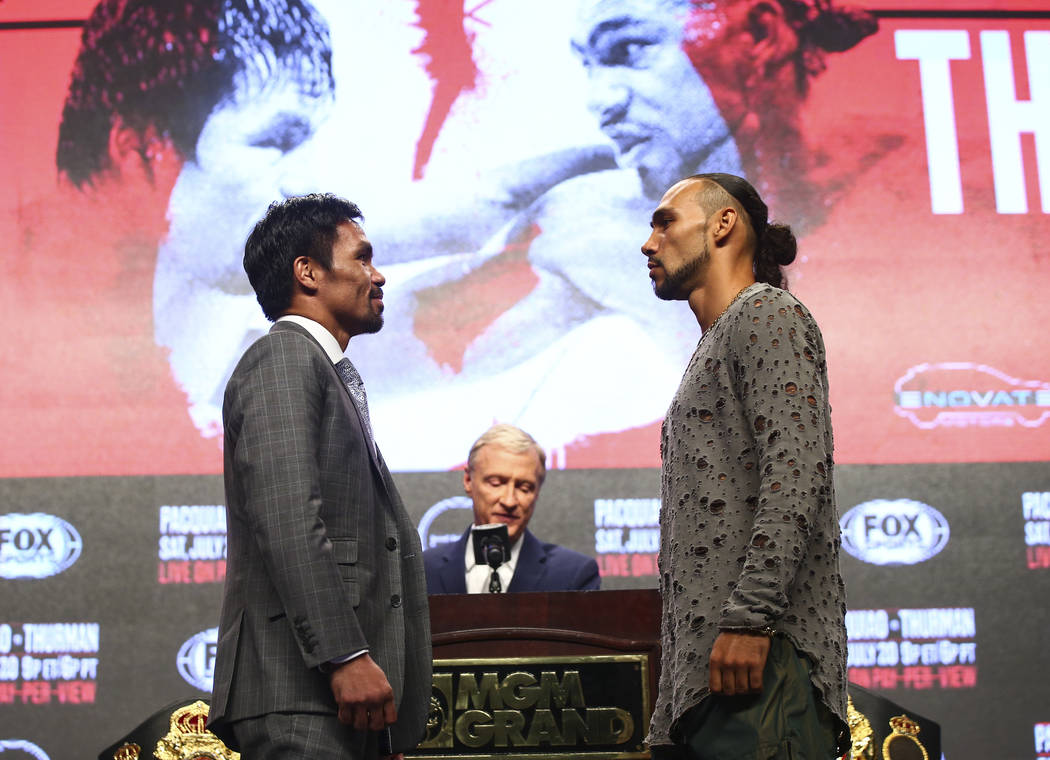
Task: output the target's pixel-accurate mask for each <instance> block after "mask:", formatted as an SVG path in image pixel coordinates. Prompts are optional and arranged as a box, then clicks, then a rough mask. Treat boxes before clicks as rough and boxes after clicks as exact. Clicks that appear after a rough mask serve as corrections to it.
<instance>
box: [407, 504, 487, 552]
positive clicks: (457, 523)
mask: <svg viewBox="0 0 1050 760" xmlns="http://www.w3.org/2000/svg"><path fill="white" fill-rule="evenodd" d="M473 522H474V503H473V502H472V501H471V500H470V498H469V497H467V496H451V497H449V498H447V499H442V500H441V501H439V502H438V503H437V504H435V505H434V506H432V507H430V509H428V510H427V511H426V512H425V513H424V514H423V517H421V518H420V520H419V540H420V541H421V542H422V543H423V549H424V550H426V549H433V548H434V547H435V546H440V545H441V544H447V543H451V542H453V541H458V540H459V537H460V536H462V535H463V531H465V530H466V529H467V527H468V526H470V525H472V524H473Z"/></svg>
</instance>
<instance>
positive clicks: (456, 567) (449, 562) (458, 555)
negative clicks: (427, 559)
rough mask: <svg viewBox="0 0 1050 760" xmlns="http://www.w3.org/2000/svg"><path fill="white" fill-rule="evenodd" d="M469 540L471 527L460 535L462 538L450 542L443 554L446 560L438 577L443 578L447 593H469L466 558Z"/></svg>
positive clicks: (443, 585)
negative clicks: (452, 542)
mask: <svg viewBox="0 0 1050 760" xmlns="http://www.w3.org/2000/svg"><path fill="white" fill-rule="evenodd" d="M469 540H470V528H467V532H466V533H464V534H463V535H462V536H460V539H459V540H458V541H456V542H455V543H454V544H448V548H447V550H446V551H445V552H443V554H442V557H443V558H444V560H445V561H444V563H443V564H442V565H441V570H440V571H439V572H438V577H440V578H441V585H442V587H443V588H444V589H445V593H447V594H465V593H467V569H466V565H465V564H464V558H465V557H466V556H467V542H468V541H469Z"/></svg>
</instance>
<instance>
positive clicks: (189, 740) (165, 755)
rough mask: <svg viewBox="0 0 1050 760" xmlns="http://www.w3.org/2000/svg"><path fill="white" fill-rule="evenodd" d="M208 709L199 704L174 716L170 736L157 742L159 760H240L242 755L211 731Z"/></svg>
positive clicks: (156, 750)
mask: <svg viewBox="0 0 1050 760" xmlns="http://www.w3.org/2000/svg"><path fill="white" fill-rule="evenodd" d="M207 724H208V705H207V704H206V703H205V702H202V701H200V700H197V701H196V702H194V703H193V704H191V705H186V706H185V707H180V708H179V709H178V710H175V711H174V712H173V713H172V714H171V723H170V728H169V730H168V733H167V735H166V736H164V737H163V738H162V739H161V740H160V741H159V742H157V748H156V749H155V750H153V756H154V757H155V758H156V759H157V760H239V759H240V753H238V752H234V751H233V750H232V749H230V748H228V747H227V746H226V745H225V744H223V743H222V742H221V741H220V740H219V737H217V736H216V735H215V734H213V733H212V732H211V731H209V730H208V729H207V728H206V726H207Z"/></svg>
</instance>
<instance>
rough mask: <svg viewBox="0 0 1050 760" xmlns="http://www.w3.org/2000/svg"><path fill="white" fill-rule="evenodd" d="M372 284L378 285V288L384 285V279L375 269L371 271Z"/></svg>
mask: <svg viewBox="0 0 1050 760" xmlns="http://www.w3.org/2000/svg"><path fill="white" fill-rule="evenodd" d="M372 284H373V285H378V286H379V287H383V286H384V285H386V277H384V276H383V273H382V272H380V271H379V270H378V269H375V268H373V269H372Z"/></svg>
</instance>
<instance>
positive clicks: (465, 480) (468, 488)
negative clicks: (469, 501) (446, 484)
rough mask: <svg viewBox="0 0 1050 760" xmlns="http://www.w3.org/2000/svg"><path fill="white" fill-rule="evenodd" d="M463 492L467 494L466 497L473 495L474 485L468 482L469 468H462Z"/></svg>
mask: <svg viewBox="0 0 1050 760" xmlns="http://www.w3.org/2000/svg"><path fill="white" fill-rule="evenodd" d="M463 490H464V491H466V492H467V496H473V495H474V484H473V483H472V482H471V480H470V468H469V467H467V468H464V470H463Z"/></svg>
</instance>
